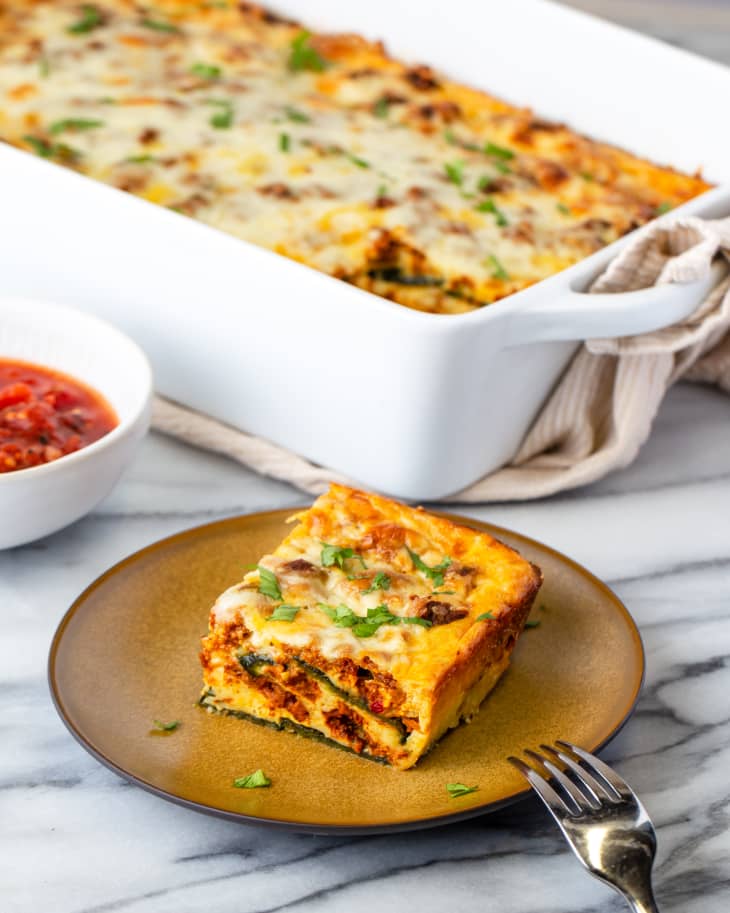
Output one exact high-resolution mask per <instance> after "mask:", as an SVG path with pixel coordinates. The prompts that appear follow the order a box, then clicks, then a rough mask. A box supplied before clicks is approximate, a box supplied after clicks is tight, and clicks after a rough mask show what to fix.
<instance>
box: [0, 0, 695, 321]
mask: <svg viewBox="0 0 730 913" xmlns="http://www.w3.org/2000/svg"><path fill="white" fill-rule="evenodd" d="M0 140H4V141H5V142H8V143H11V144H13V145H15V146H18V147H20V148H23V149H27V150H28V151H30V152H33V153H35V154H37V155H39V156H41V157H42V158H45V159H48V160H50V161H54V162H56V163H59V164H62V165H65V166H67V167H69V168H73V169H75V170H77V171H80V172H82V173H83V174H86V175H88V176H90V177H93V178H96V179H98V180H100V181H104V182H106V183H108V184H111V185H113V186H115V187H118V188H119V189H121V190H124V191H127V192H129V193H133V194H136V195H138V196H141V197H144V198H145V199H146V200H150V201H152V202H154V203H158V204H160V205H162V206H167V207H169V208H171V209H174V210H176V211H177V212H180V213H182V214H184V215H187V216H191V217H193V218H196V219H199V220H201V221H203V222H206V223H207V224H209V225H212V226H214V227H215V228H219V229H221V230H222V231H225V232H229V233H231V234H233V235H235V236H237V237H239V238H242V239H244V240H246V241H250V242H252V243H253V244H258V245H261V246H263V247H266V248H269V249H271V250H273V251H276V252H277V253H279V254H283V255H284V256H287V257H291V258H293V259H294V260H298V261H300V262H301V263H304V264H307V265H308V266H310V267H313V268H314V269H317V270H321V271H322V272H324V273H328V274H330V275H332V276H336V277H338V278H340V279H343V280H345V281H347V282H350V283H353V284H355V285H357V286H360V287H361V288H364V289H367V290H369V291H371V292H375V293H376V294H379V295H382V296H385V297H387V298H389V299H391V300H393V301H396V302H398V303H400V304H403V305H406V306H408V307H412V308H417V309H419V310H422V311H430V312H434V313H443V314H447V313H448V314H452V313H459V312H464V311H471V310H474V309H475V308H478V307H481V306H483V305H485V304H489V303H490V302H494V301H497V300H498V299H500V298H504V297H505V296H506V295H509V294H511V293H513V292H516V291H518V290H520V289H523V288H525V287H527V286H529V285H531V284H533V283H535V282H538V281H539V280H540V279H543V278H545V277H547V276H550V275H552V274H553V273H556V272H558V271H559V270H562V269H564V268H565V267H568V266H570V265H572V264H573V263H575V262H576V261H578V260H581V259H582V258H584V257H586V256H587V255H588V254H590V253H592V252H593V251H596V250H598V249H599V248H601V247H603V246H604V245H606V244H608V243H610V242H611V241H614V240H615V239H616V238H618V237H620V236H621V235H623V234H625V233H626V232H628V231H630V230H631V229H633V228H635V227H637V226H639V225H642V224H644V223H645V222H647V221H649V220H650V219H651V218H653V217H654V216H655V215H656V214H658V213H660V212H662V211H664V210H666V209H669V208H672V207H673V206H676V205H678V204H679V203H683V202H685V201H686V200H688V199H690V198H691V197H694V196H696V195H697V194H700V193H702V192H703V191H704V190H706V189H707V187H708V186H709V185H708V184H706V183H705V182H704V181H703V180H702V179H701V178H699V177H696V176H695V177H691V176H688V175H684V174H680V173H678V172H676V171H673V170H672V169H670V168H663V167H658V166H656V165H653V164H651V163H649V162H646V161H643V160H641V159H639V158H636V157H635V156H633V155H630V154H629V153H627V152H624V151H622V150H620V149H617V148H615V147H613V146H609V145H607V144H605V143H602V142H596V141H594V140H591V139H588V138H586V137H584V136H580V135H578V134H576V133H574V132H573V131H572V130H570V129H569V128H568V127H566V126H564V125H562V124H555V123H550V122H547V121H544V120H542V119H540V118H538V117H536V116H535V115H534V114H533V113H532V111H530V110H529V109H528V108H517V107H513V106H512V105H509V104H506V103H505V102H503V101H500V100H499V99H497V98H494V97H492V96H490V95H487V94H486V93H484V92H481V91H477V90H476V89H471V88H467V87H465V86H463V85H460V84H458V83H456V82H454V81H452V80H450V79H449V78H448V77H447V76H445V75H444V74H442V73H438V72H435V71H434V70H432V69H431V68H430V67H428V66H424V65H413V64H408V63H402V62H401V61H398V60H394V59H393V58H391V57H389V56H388V54H387V53H386V51H385V49H384V47H383V45H382V44H381V43H379V42H371V41H367V40H365V39H363V38H361V37H359V36H357V35H350V34H344V35H343V34H340V35H332V34H310V33H309V32H308V31H306V30H304V29H303V28H302V27H301V26H300V25H298V24H297V23H295V22H291V21H290V20H287V19H284V18H281V17H279V16H277V15H276V14H274V13H271V12H268V11H267V10H264V9H262V8H260V7H258V6H255V5H253V4H250V3H242V2H235V0H214V2H212V0H205V2H195V0H151V2H149V3H145V4H140V3H137V2H131V0H103V2H98V3H78V2H75V0H53V2H48V0H12V2H9V3H0Z"/></svg>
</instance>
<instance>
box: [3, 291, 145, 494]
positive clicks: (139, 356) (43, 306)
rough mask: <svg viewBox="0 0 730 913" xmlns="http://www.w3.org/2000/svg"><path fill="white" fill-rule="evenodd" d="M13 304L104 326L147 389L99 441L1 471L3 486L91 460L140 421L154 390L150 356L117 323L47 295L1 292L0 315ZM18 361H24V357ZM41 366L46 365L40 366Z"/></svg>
mask: <svg viewBox="0 0 730 913" xmlns="http://www.w3.org/2000/svg"><path fill="white" fill-rule="evenodd" d="M10 303H12V304H22V305H23V307H28V308H32V309H34V311H35V312H36V313H38V312H39V311H47V312H49V313H50V312H52V313H53V314H73V315H74V319H79V320H81V321H84V322H86V323H88V325H89V326H90V327H91V328H92V332H94V331H97V330H99V329H101V330H102V331H103V332H104V333H106V334H107V335H108V336H110V337H111V338H112V339H113V340H114V342H115V344H117V343H118V344H119V345H120V348H121V349H126V352H127V355H128V356H131V357H130V360H132V359H135V358H136V360H137V368H138V370H139V371H140V372H143V373H144V377H143V378H142V380H143V384H144V391H145V392H144V394H143V395H142V396H141V397H140V398H139V402H138V403H137V404H136V406H135V407H134V408H133V409H132V410H131V412H130V414H129V415H128V416H127V417H126V418H124V419H120V420H119V422H118V424H117V425H115V427H114V428H112V430H111V431H109V432H108V433H107V434H105V435H102V437H100V438H98V439H97V440H96V441H93V442H92V443H91V444H87V445H86V446H85V447H81V448H80V449H79V450H76V451H74V452H73V453H67V454H65V455H64V456H62V457H59V458H58V459H56V460H51V462H50V463H40V464H39V465H38V466H28V467H26V468H25V469H16V470H12V471H11V472H0V487H2V486H3V485H10V484H12V482H13V479H15V480H16V481H17V480H18V479H19V478H22V479H27V478H28V477H29V475H30V473H33V474H34V475H36V476H38V475H40V474H41V473H49V472H54V471H58V466H59V464H60V465H61V468H63V467H69V466H71V464H72V463H73V464H76V463H80V462H82V461H83V460H85V459H89V458H91V457H93V456H95V455H96V454H98V453H101V452H102V451H103V450H106V449H107V448H108V447H112V446H113V445H114V444H115V443H116V442H117V441H118V440H119V439H120V438H122V437H124V436H125V435H126V434H127V433H128V432H129V431H130V430H131V429H132V428H133V427H134V426H135V425H136V424H137V422H138V421H139V419H140V418H141V417H142V416H143V415H144V413H145V412H146V411H147V409H148V408H149V404H150V401H151V399H152V392H153V375H152V366H151V365H150V361H149V359H148V358H147V355H146V354H145V352H144V350H143V349H142V348H141V346H139V345H138V344H137V343H136V342H135V341H134V340H133V339H132V338H131V337H130V336H127V334H126V333H123V332H122V331H121V330H120V329H118V328H117V327H115V326H114V324H112V323H109V322H108V321H106V320H102V319H101V318H100V317H97V316H96V315H95V314H89V313H88V312H87V311H82V310H81V309H80V308H74V307H69V306H68V305H66V304H57V303H55V302H54V301H51V300H50V299H47V298H43V299H41V298H31V297H28V298H26V297H25V296H23V295H1V296H0V314H2V309H3V305H4V304H10ZM2 359H4V356H3V354H2V353H1V352H0V360H2ZM17 360H18V361H22V359H17ZM32 363H33V362H28V364H32ZM38 367H44V366H43V365H38ZM66 373H67V372H66ZM68 376H69V377H71V379H72V380H79V381H81V383H83V384H85V385H86V386H88V387H89V388H90V389H91V390H92V391H94V392H98V393H100V394H101V395H102V396H103V397H104V399H105V400H106V399H107V395H106V393H105V392H104V391H103V390H97V388H96V387H95V386H94V385H93V384H90V383H87V381H86V380H84V378H83V377H78V376H76V375H74V374H69V375H68ZM115 412H116V410H115Z"/></svg>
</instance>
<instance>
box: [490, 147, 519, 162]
mask: <svg viewBox="0 0 730 913" xmlns="http://www.w3.org/2000/svg"><path fill="white" fill-rule="evenodd" d="M484 152H485V154H486V155H491V156H493V157H494V158H498V159H503V160H504V161H506V162H508V161H509V160H510V159H513V158H514V157H515V154H514V152H513V151H512V150H511V149H505V148H504V146H498V145H497V144H496V143H485V144H484Z"/></svg>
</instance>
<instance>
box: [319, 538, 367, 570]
mask: <svg viewBox="0 0 730 913" xmlns="http://www.w3.org/2000/svg"><path fill="white" fill-rule="evenodd" d="M350 558H354V559H355V561H359V562H360V564H362V566H363V567H364V568H366V567H367V564H365V562H364V560H363V559H362V558H361V557H360V555H358V554H356V553H355V551H354V550H353V549H351V548H339V546H337V545H328V544H327V543H326V542H323V543H322V554H321V559H320V560H321V561H322V567H332V565H334V564H336V565H337V567H338V568H340V570H344V569H345V561H348V560H349V559H350Z"/></svg>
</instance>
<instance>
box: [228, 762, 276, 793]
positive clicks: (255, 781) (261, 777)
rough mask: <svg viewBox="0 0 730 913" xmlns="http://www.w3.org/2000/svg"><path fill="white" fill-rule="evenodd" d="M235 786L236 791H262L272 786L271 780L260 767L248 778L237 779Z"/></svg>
mask: <svg viewBox="0 0 730 913" xmlns="http://www.w3.org/2000/svg"><path fill="white" fill-rule="evenodd" d="M233 785H234V786H235V788H236V789H260V788H262V787H264V786H271V780H269V778H268V777H267V776H266V774H265V773H264V772H263V770H261V768H260V767H259V769H258V770H255V771H254V772H253V773H252V774H249V775H248V776H247V777H236V779H235V780H234V781H233Z"/></svg>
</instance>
